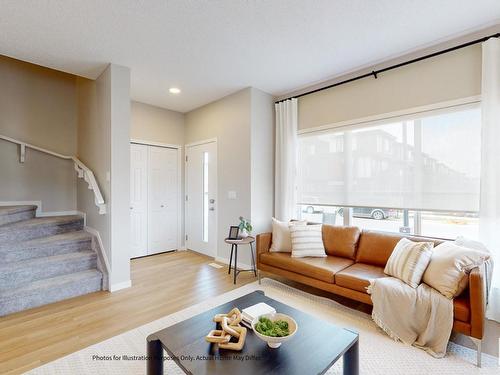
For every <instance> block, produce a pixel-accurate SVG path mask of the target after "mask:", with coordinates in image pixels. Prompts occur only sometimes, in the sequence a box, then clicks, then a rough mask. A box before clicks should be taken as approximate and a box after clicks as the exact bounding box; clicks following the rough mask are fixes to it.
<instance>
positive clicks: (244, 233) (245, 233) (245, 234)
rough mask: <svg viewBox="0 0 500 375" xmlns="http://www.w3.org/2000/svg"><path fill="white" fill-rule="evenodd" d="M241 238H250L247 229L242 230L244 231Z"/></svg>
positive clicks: (241, 232)
mask: <svg viewBox="0 0 500 375" xmlns="http://www.w3.org/2000/svg"><path fill="white" fill-rule="evenodd" d="M240 237H241V238H247V237H248V232H247V230H246V229H242V230H241V231H240Z"/></svg>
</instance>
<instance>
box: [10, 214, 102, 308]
mask: <svg viewBox="0 0 500 375" xmlns="http://www.w3.org/2000/svg"><path fill="white" fill-rule="evenodd" d="M36 208H37V207H36V206H8V207H0V316H4V315H7V314H10V313H14V312H17V311H21V310H26V309H29V308H32V307H36V306H41V305H45V304H48V303H52V302H56V301H61V300H64V299H67V298H71V297H76V296H81V295H83V294H87V293H92V292H96V291H99V290H102V280H103V275H102V273H101V272H100V271H99V270H98V268H97V254H96V253H95V251H94V250H92V235H91V234H90V233H87V232H85V231H83V218H82V217H81V216H77V215H70V216H53V217H38V218H37V217H35V211H36Z"/></svg>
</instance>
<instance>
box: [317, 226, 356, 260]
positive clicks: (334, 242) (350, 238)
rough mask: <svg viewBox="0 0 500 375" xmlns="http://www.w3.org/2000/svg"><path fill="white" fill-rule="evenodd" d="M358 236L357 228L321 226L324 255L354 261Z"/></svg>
mask: <svg viewBox="0 0 500 375" xmlns="http://www.w3.org/2000/svg"><path fill="white" fill-rule="evenodd" d="M360 234H361V231H360V230H359V228H358V227H342V226H334V225H323V243H324V245H325V250H326V253H327V254H328V255H333V256H337V257H343V258H349V259H354V258H355V257H356V247H357V244H358V240H359V235H360Z"/></svg>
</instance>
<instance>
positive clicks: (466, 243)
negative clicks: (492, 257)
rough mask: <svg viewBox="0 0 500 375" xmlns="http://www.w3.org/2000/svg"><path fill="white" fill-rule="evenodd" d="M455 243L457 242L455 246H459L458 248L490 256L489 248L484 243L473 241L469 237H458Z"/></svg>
mask: <svg viewBox="0 0 500 375" xmlns="http://www.w3.org/2000/svg"><path fill="white" fill-rule="evenodd" d="M454 242H455V245H457V246H462V247H467V248H469V249H473V250H478V251H480V252H482V253H488V254H489V252H490V251H489V250H488V248H487V247H486V246H485V245H484V244H483V243H482V242H479V241H474V240H471V239H469V238H467V237H463V236H458V237H457V239H456V240H455V241H454Z"/></svg>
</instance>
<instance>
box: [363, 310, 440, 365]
mask: <svg viewBox="0 0 500 375" xmlns="http://www.w3.org/2000/svg"><path fill="white" fill-rule="evenodd" d="M372 319H373V321H374V322H375V324H376V325H378V326H379V327H380V329H382V331H384V332H385V333H386V334H387V336H389V337H390V338H391V339H393V340H394V341H397V342H401V343H403V344H405V345H409V346H414V347H415V348H418V349H421V350H423V351H425V352H427V353H428V354H430V355H431V356H433V357H434V358H443V357H445V356H446V353H444V354H438V353H436V352H435V351H433V350H432V349H429V348H427V347H424V346H420V345H417V344H415V343H407V342H404V341H403V340H401V339H400V338H399V337H398V336H397V335H396V334H395V333H394V332H393V331H392V330H391V329H390V328H389V327H387V326H386V325H385V324H384V322H382V320H381V319H380V318H379V317H378V315H377V314H375V312H372Z"/></svg>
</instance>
